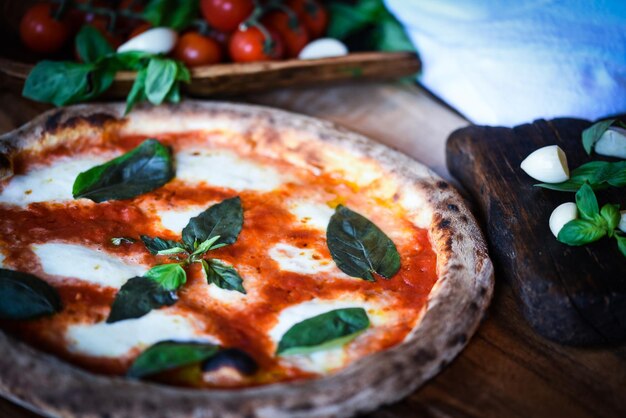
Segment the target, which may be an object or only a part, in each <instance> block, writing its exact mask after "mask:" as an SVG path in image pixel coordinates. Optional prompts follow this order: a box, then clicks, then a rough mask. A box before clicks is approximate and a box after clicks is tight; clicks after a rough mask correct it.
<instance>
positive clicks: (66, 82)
mask: <svg viewBox="0 0 626 418" xmlns="http://www.w3.org/2000/svg"><path fill="white" fill-rule="evenodd" d="M94 69H95V66H94V65H93V64H89V63H84V64H83V63H78V62H55V61H40V62H39V63H37V65H35V68H33V69H32V71H31V72H30V74H28V78H27V79H26V82H25V83H24V89H23V90H22V96H24V97H27V98H29V99H32V100H36V101H38V102H44V103H52V104H54V105H55V106H63V105H67V104H71V103H76V102H79V101H81V100H84V99H85V97H88V95H89V92H90V89H89V75H90V74H91V72H92V71H93V70H94Z"/></svg>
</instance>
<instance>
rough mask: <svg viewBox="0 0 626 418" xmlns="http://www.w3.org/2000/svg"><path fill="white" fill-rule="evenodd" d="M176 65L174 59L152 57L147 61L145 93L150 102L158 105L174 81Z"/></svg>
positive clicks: (176, 70)
mask: <svg viewBox="0 0 626 418" xmlns="http://www.w3.org/2000/svg"><path fill="white" fill-rule="evenodd" d="M177 73H178V65H177V64H176V62H175V61H172V60H169V59H163V58H152V59H150V62H149V63H148V68H147V74H146V82H145V85H146V87H145V94H146V97H147V98H148V100H149V101H150V103H152V104H155V105H160V104H161V103H163V100H165V97H167V94H168V93H169V91H170V89H171V88H172V86H173V85H174V82H175V81H176V74H177Z"/></svg>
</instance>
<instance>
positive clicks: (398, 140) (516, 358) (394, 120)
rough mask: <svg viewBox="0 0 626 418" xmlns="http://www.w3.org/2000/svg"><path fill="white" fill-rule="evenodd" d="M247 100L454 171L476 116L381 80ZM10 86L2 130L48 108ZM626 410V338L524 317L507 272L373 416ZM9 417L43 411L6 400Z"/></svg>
mask: <svg viewBox="0 0 626 418" xmlns="http://www.w3.org/2000/svg"><path fill="white" fill-rule="evenodd" d="M238 100H243V101H248V102H252V103H260V104H264V105H271V106H275V107H280V108H284V109H288V110H294V111H297V112H301V113H306V114H310V115H313V116H318V117H321V118H325V119H329V120H332V121H334V122H337V123H339V124H342V125H344V126H346V127H348V128H351V129H353V130H355V131H358V132H360V133H363V134H366V135H368V136H370V137H372V138H374V139H377V140H379V141H381V142H383V143H385V144H388V145H392V146H393V147H395V148H397V149H399V150H401V151H403V152H405V153H407V154H409V155H411V156H412V157H414V158H415V159H417V160H419V161H421V162H423V163H425V164H427V165H428V166H430V167H432V168H433V169H434V170H435V171H436V172H438V173H439V174H440V175H442V176H444V177H446V178H449V173H448V171H447V169H446V167H445V156H444V145H445V140H446V138H447V136H448V135H449V134H450V132H452V131H453V130H454V129H456V128H459V127H462V126H465V125H467V122H466V121H465V120H463V119H462V118H461V117H459V116H458V115H456V114H455V113H453V112H452V111H450V110H448V109H447V108H445V107H444V106H442V105H441V104H440V103H438V102H437V101H436V100H434V99H433V98H432V97H430V96H429V95H428V94H426V93H425V92H424V91H422V90H420V89H419V88H417V87H415V86H410V85H400V84H386V83H372V84H346V85H340V86H334V87H330V88H301V89H289V90H280V91H276V92H272V93H264V94H255V95H250V96H247V97H243V98H238ZM45 109H47V107H46V106H43V105H35V104H33V103H30V102H27V101H26V100H23V99H21V98H20V97H19V96H17V95H15V94H12V93H9V92H6V91H2V90H0V133H3V132H6V131H8V130H10V129H13V128H15V127H17V126H19V125H21V124H23V123H25V122H27V121H28V120H30V119H31V118H32V117H34V116H35V115H37V114H39V113H40V112H42V111H43V110H45ZM415 416H426V417H430V416H432V417H448V416H451V417H464V416H494V417H496V416H497V417H568V418H577V417H626V346H617V347H613V348H610V349H590V348H586V349H581V348H572V347H564V346H560V345H557V344H554V343H551V342H550V341H547V340H545V339H543V338H541V337H539V336H538V335H536V334H535V333H534V332H533V331H532V330H531V329H530V328H529V326H528V325H527V324H526V323H525V322H524V320H523V318H522V317H521V315H520V313H519V310H518V308H517V304H516V301H515V300H514V299H513V295H512V291H511V288H510V286H509V285H508V284H507V283H505V282H502V281H500V280H498V274H497V270H496V291H495V296H494V299H493V302H492V305H491V307H490V309H489V311H488V314H487V316H486V318H485V320H484V322H483V324H482V325H481V327H480V328H479V330H478V332H477V333H476V335H474V337H473V338H472V339H471V340H470V342H469V344H468V346H467V348H466V349H465V350H464V351H463V352H462V353H461V354H460V355H459V356H458V357H457V359H456V360H455V361H454V362H452V363H451V364H450V365H449V366H448V367H447V368H446V369H445V370H444V371H443V372H442V373H441V374H439V375H438V376H436V377H435V378H434V379H433V380H432V381H430V382H429V383H428V384H426V385H425V386H423V387H422V388H421V389H419V390H418V391H416V392H415V393H413V394H412V395H411V396H409V397H408V398H406V399H405V400H403V401H401V402H398V403H396V404H394V405H390V406H387V407H383V408H381V409H379V410H378V411H375V412H373V413H371V414H369V415H368V417H370V418H408V417H415ZM0 417H15V418H35V417H38V415H35V414H33V413H31V412H28V411H26V410H24V409H22V408H20V407H18V406H16V405H13V404H11V403H10V402H8V401H4V400H0Z"/></svg>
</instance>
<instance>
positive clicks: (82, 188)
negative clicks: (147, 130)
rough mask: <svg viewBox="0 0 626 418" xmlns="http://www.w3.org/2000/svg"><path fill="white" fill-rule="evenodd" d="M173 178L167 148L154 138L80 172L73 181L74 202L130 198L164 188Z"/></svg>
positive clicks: (170, 158)
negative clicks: (77, 200)
mask: <svg viewBox="0 0 626 418" xmlns="http://www.w3.org/2000/svg"><path fill="white" fill-rule="evenodd" d="M173 177H174V168H173V165H172V156H171V153H170V150H169V148H167V147H165V146H163V145H161V143H159V142H158V141H157V140H155V139H148V140H146V141H144V142H143V143H142V144H141V145H139V146H138V147H137V148H135V149H134V150H132V151H130V152H127V153H126V154H124V155H122V156H120V157H117V158H115V159H113V160H111V161H109V162H107V163H105V164H102V165H98V166H95V167H93V168H91V169H89V170H87V171H85V172H83V173H80V174H79V175H78V177H77V178H76V180H75V181H74V187H73V189H72V193H73V195H74V198H75V199H78V198H87V199H91V200H93V201H94V202H97V203H100V202H104V201H106V200H123V199H132V198H133V197H136V196H139V195H141V194H144V193H147V192H150V191H152V190H154V189H157V188H159V187H161V186H163V185H164V184H165V183H167V182H168V181H170V180H171V179H172V178H173Z"/></svg>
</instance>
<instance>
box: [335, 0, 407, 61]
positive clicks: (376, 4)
mask: <svg viewBox="0 0 626 418" xmlns="http://www.w3.org/2000/svg"><path fill="white" fill-rule="evenodd" d="M328 7H329V12H330V21H329V25H328V31H327V36H329V37H331V38H337V39H346V38H348V37H350V36H357V35H360V34H361V33H364V34H365V35H366V36H367V37H368V39H367V40H368V41H369V42H368V43H369V45H368V46H369V47H370V48H373V49H375V50H380V51H414V50H415V47H414V46H413V44H412V43H411V41H410V39H409V37H408V36H407V34H406V32H405V30H404V28H403V26H402V24H401V23H400V22H398V20H397V19H396V18H395V17H394V16H393V15H392V14H391V13H389V11H388V10H387V8H386V7H385V4H384V2H383V1H382V0H358V1H356V3H355V4H345V3H344V2H332V3H330V4H329V5H328Z"/></svg>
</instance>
